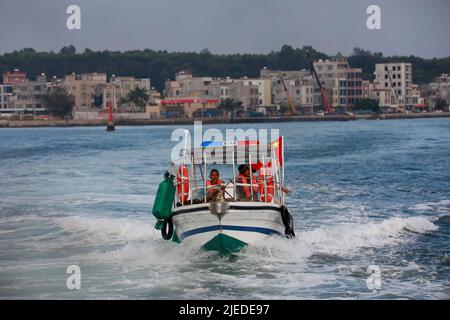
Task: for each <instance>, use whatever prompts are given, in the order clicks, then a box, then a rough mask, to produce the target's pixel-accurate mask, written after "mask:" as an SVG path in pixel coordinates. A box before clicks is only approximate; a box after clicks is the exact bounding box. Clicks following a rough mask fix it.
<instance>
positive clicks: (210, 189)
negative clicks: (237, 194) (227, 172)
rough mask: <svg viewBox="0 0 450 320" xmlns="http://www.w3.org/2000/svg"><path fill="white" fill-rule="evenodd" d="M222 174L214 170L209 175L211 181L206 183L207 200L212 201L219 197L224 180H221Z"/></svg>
mask: <svg viewBox="0 0 450 320" xmlns="http://www.w3.org/2000/svg"><path fill="white" fill-rule="evenodd" d="M219 177H220V173H219V170H217V169H212V170H211V172H210V173H209V178H210V180H207V181H206V190H207V191H206V200H207V201H211V200H213V199H215V198H216V197H217V194H218V193H219V191H220V188H221V187H222V180H220V179H219Z"/></svg>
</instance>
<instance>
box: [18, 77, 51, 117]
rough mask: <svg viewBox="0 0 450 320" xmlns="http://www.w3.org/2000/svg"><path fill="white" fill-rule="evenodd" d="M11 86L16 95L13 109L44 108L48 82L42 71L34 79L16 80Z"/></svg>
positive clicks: (41, 109)
mask: <svg viewBox="0 0 450 320" xmlns="http://www.w3.org/2000/svg"><path fill="white" fill-rule="evenodd" d="M13 87H14V89H13V92H14V94H15V96H16V98H15V100H14V109H20V110H24V111H33V112H36V111H44V110H45V103H44V96H45V95H46V94H47V93H48V82H47V76H46V75H45V74H44V73H42V74H41V75H39V76H37V77H36V80H34V81H30V80H25V81H23V82H17V83H16V85H14V86H13Z"/></svg>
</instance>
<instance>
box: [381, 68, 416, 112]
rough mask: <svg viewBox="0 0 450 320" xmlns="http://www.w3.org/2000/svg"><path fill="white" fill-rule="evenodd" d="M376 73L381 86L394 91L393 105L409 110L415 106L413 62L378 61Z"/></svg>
mask: <svg viewBox="0 0 450 320" xmlns="http://www.w3.org/2000/svg"><path fill="white" fill-rule="evenodd" d="M374 74H375V80H377V81H378V83H379V84H380V85H381V87H383V88H385V89H389V90H390V91H391V92H392V96H393V98H394V103H393V105H395V106H398V108H402V109H409V110H411V109H412V108H413V107H414V103H413V96H412V85H413V83H412V66H411V63H403V62H402V63H377V64H376V65H375V72H374Z"/></svg>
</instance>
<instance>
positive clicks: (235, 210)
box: [172, 202, 285, 253]
mask: <svg viewBox="0 0 450 320" xmlns="http://www.w3.org/2000/svg"><path fill="white" fill-rule="evenodd" d="M228 204H229V208H228V209H227V210H226V212H225V213H224V214H223V215H222V214H216V213H213V211H214V210H212V209H210V204H209V203H207V204H195V205H185V206H183V207H178V208H175V209H174V210H173V216H172V220H173V223H174V227H175V231H176V233H177V235H178V238H179V239H180V240H181V241H182V242H184V243H187V244H188V246H190V247H195V248H202V247H203V248H206V249H210V250H217V251H221V252H222V251H223V252H225V253H226V252H230V251H236V250H239V249H240V248H242V247H243V246H246V245H249V244H250V245H251V244H254V243H257V242H259V241H261V240H262V239H264V238H266V237H267V236H269V235H284V232H285V226H284V224H283V220H282V218H281V208H280V206H279V205H274V204H270V203H264V202H230V203H228Z"/></svg>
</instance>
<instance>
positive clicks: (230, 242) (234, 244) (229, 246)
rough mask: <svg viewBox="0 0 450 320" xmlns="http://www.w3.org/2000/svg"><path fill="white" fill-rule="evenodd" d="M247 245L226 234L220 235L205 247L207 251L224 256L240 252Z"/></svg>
mask: <svg viewBox="0 0 450 320" xmlns="http://www.w3.org/2000/svg"><path fill="white" fill-rule="evenodd" d="M246 245H247V244H246V243H245V242H243V241H241V240H238V239H236V238H233V237H230V236H227V235H226V234H222V233H220V234H218V235H217V236H215V237H214V238H212V239H211V240H209V241H208V242H207V243H205V244H204V245H203V248H205V249H206V250H212V251H218V252H220V253H222V254H228V253H232V252H236V251H239V250H240V249H242V248H243V247H245V246H246Z"/></svg>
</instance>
